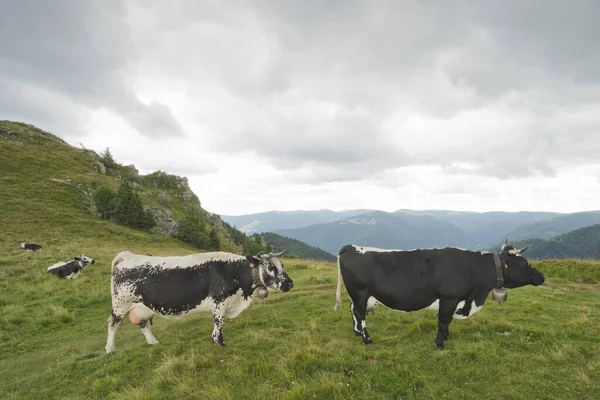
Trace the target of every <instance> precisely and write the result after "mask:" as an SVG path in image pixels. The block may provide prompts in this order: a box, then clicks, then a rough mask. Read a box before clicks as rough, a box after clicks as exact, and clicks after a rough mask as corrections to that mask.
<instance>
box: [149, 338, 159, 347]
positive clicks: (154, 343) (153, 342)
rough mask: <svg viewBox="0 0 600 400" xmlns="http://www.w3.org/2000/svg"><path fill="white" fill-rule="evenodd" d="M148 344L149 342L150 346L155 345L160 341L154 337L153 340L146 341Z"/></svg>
mask: <svg viewBox="0 0 600 400" xmlns="http://www.w3.org/2000/svg"><path fill="white" fill-rule="evenodd" d="M148 344H149V345H150V346H155V345H157V344H160V342H159V341H158V340H156V339H154V340H153V341H150V342H148Z"/></svg>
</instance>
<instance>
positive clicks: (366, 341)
mask: <svg viewBox="0 0 600 400" xmlns="http://www.w3.org/2000/svg"><path fill="white" fill-rule="evenodd" d="M363 342H365V344H371V343H373V339H371V338H366V339H363Z"/></svg>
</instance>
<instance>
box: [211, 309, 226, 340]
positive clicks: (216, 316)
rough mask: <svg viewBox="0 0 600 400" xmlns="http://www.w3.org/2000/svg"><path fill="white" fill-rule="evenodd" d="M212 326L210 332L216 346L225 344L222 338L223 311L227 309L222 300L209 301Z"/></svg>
mask: <svg viewBox="0 0 600 400" xmlns="http://www.w3.org/2000/svg"><path fill="white" fill-rule="evenodd" d="M211 308H212V314H213V321H214V328H213V332H212V339H213V342H215V343H216V344H217V345H218V346H225V341H224V340H223V321H224V320H225V311H227V307H226V306H225V303H224V302H220V303H217V302H215V301H213V302H211Z"/></svg>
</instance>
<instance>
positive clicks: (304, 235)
mask: <svg viewBox="0 0 600 400" xmlns="http://www.w3.org/2000/svg"><path fill="white" fill-rule="evenodd" d="M344 215H345V216H344ZM342 216H343V217H342ZM222 218H223V220H225V221H227V222H229V223H231V224H235V221H238V222H241V223H247V224H248V225H246V228H248V229H250V230H249V232H253V230H257V231H269V230H270V231H273V232H275V233H279V234H281V235H284V236H287V237H290V238H294V239H298V240H301V241H303V242H306V243H308V244H309V245H311V246H315V247H319V248H321V249H323V250H326V251H328V252H330V253H332V254H334V255H336V254H337V252H338V251H339V248H340V247H341V246H343V245H344V244H347V243H356V244H363V245H365V246H375V247H384V248H397V249H412V248H417V247H444V246H457V247H462V248H466V249H473V250H489V249H491V248H494V247H498V246H500V244H501V243H502V242H503V241H504V239H505V238H508V240H509V242H511V243H513V242H515V241H522V240H525V239H531V238H540V239H547V238H550V237H554V236H557V235H560V234H564V233H567V232H570V231H573V230H575V229H579V228H583V227H586V226H590V225H594V224H600V211H588V212H579V213H571V214H566V213H554V212H534V211H522V212H500V211H498V212H483V213H478V212H471V211H451V210H419V211H418V210H406V209H400V210H397V211H394V212H391V213H388V212H384V211H374V210H367V211H365V210H351V211H344V212H335V211H331V210H319V211H294V212H276V211H272V212H268V213H262V214H251V215H245V216H238V217H234V218H237V219H236V220H231V219H230V218H231V217H222ZM248 221H250V222H248ZM312 221H321V222H318V223H312ZM323 221H325V222H323ZM252 224H254V225H252ZM237 227H238V229H240V226H239V225H238V226H237Z"/></svg>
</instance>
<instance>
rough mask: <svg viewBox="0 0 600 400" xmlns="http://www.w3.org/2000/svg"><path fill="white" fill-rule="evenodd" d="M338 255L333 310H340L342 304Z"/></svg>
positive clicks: (340, 271)
mask: <svg viewBox="0 0 600 400" xmlns="http://www.w3.org/2000/svg"><path fill="white" fill-rule="evenodd" d="M340 262H341V261H340V256H338V258H337V265H338V284H337V291H336V292H335V307H333V310H334V311H340V308H341V306H342V268H341V266H340Z"/></svg>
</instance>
